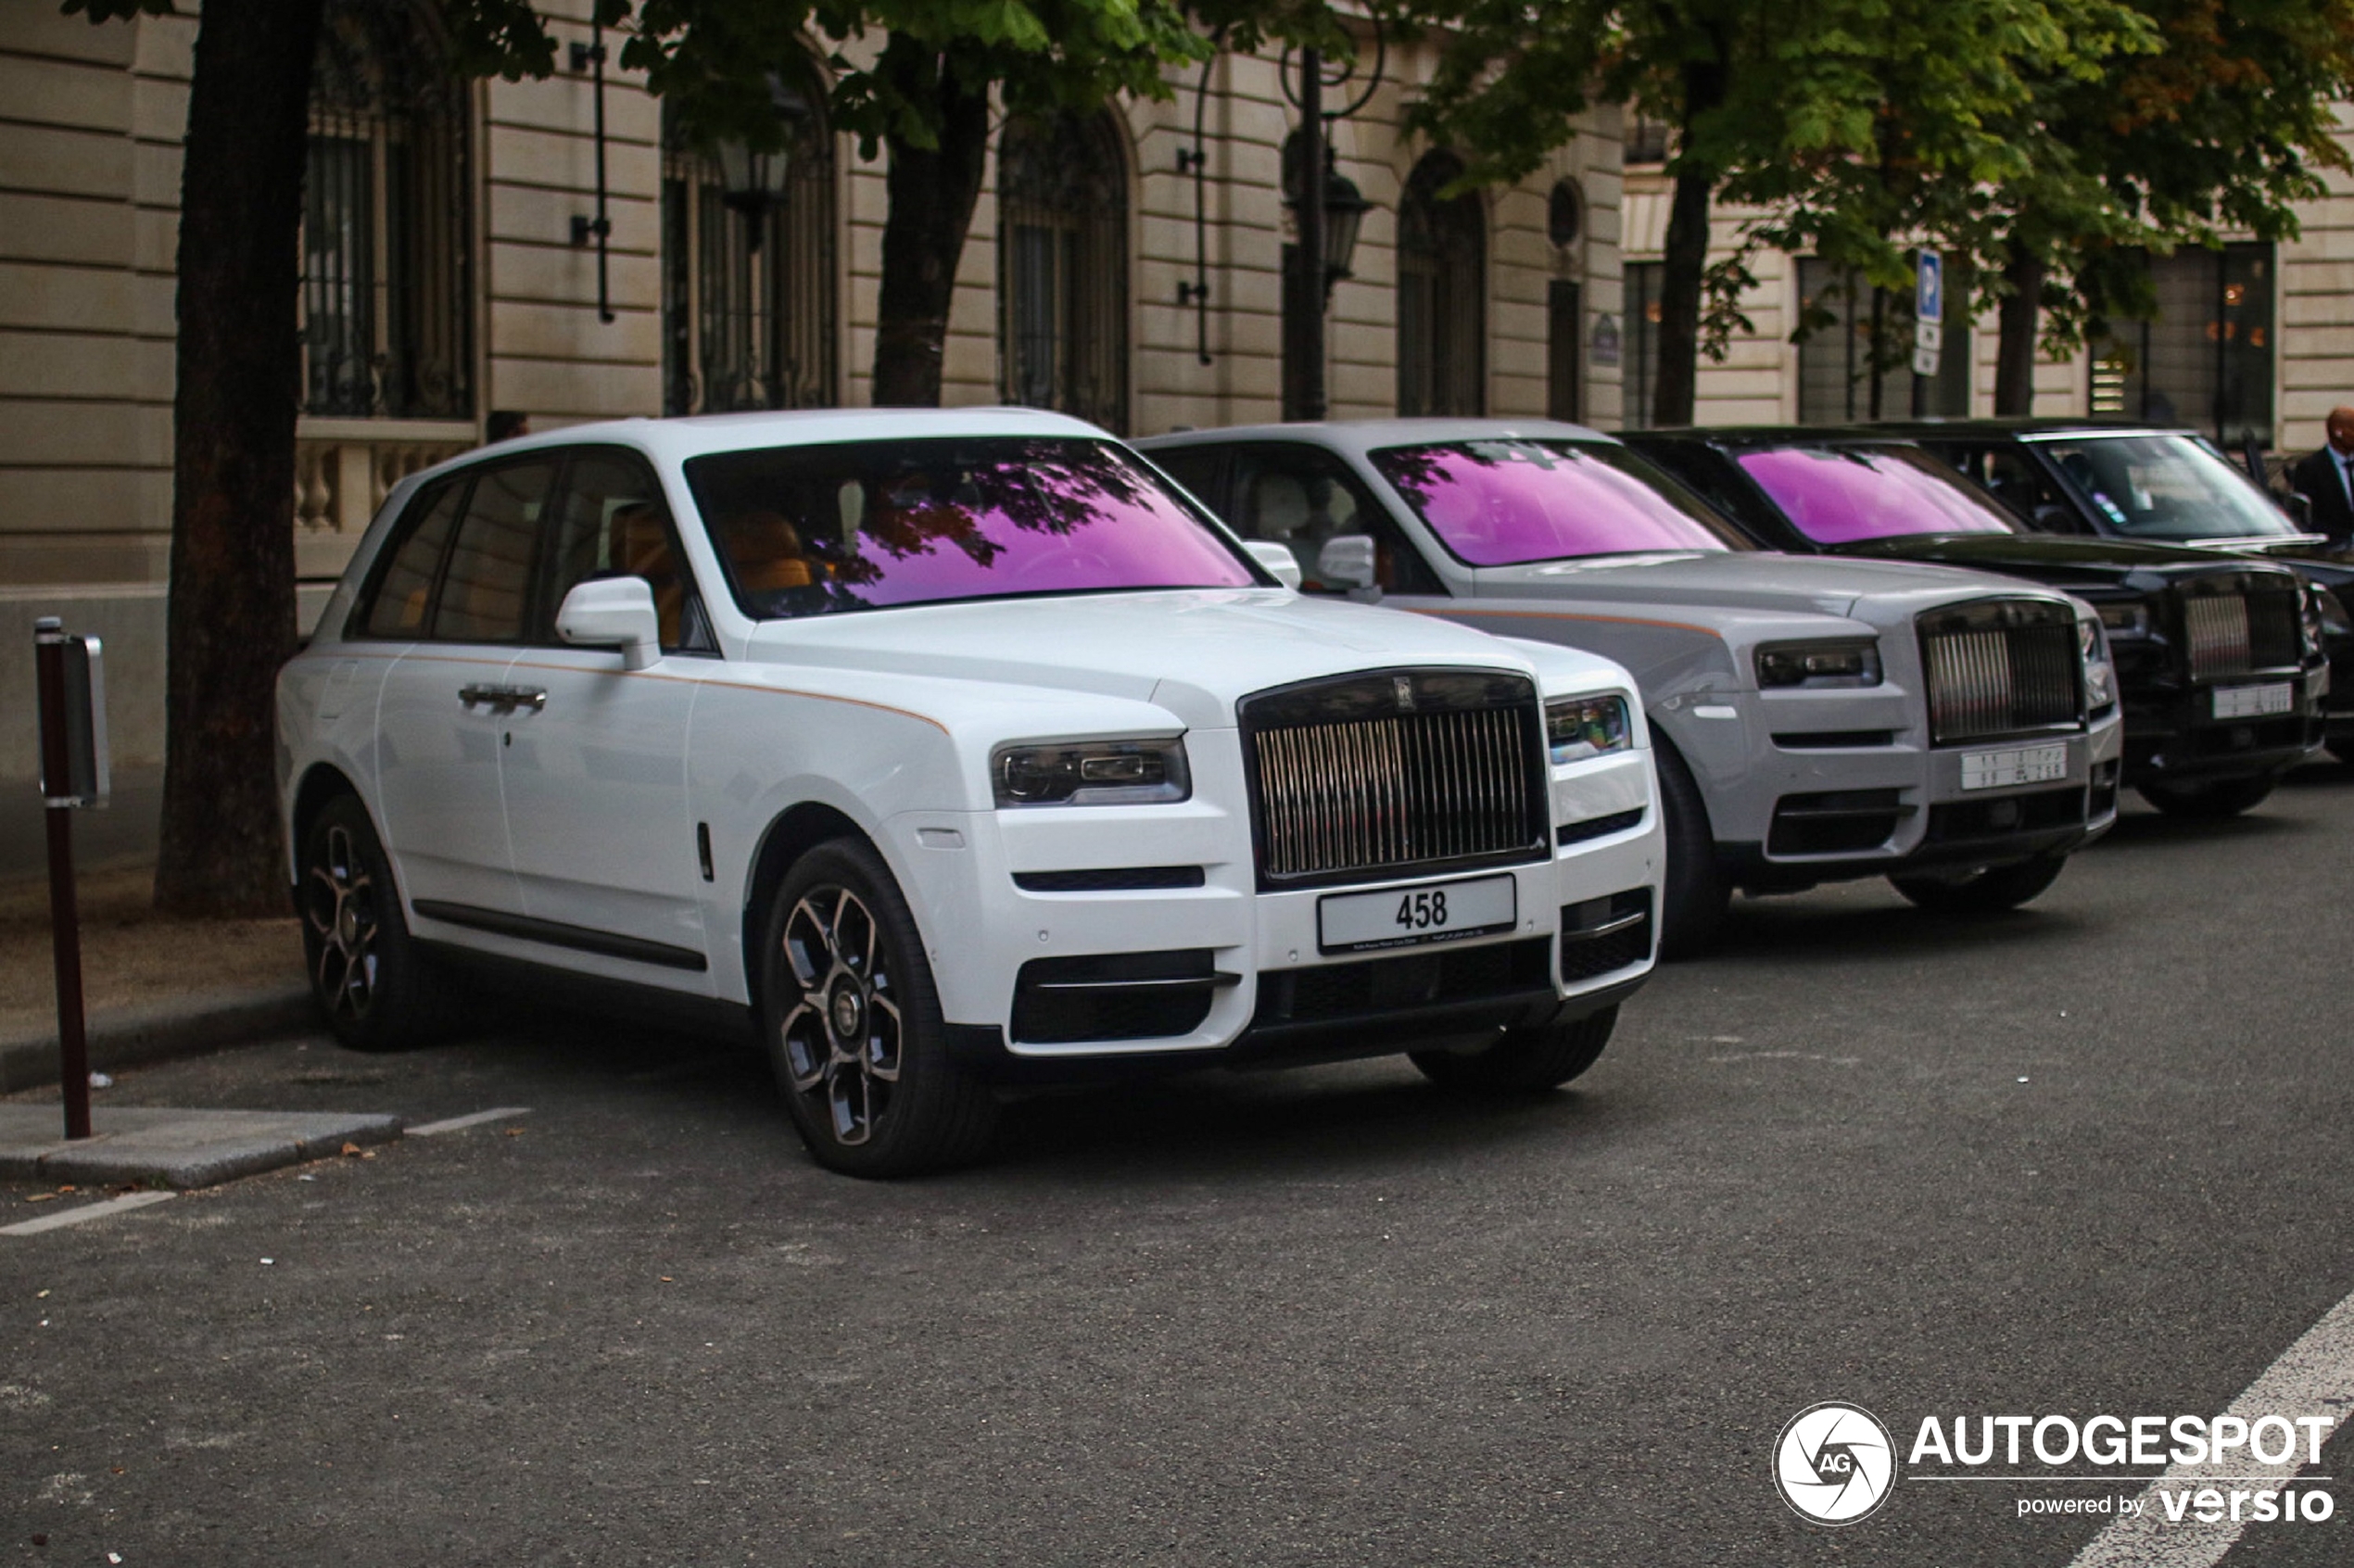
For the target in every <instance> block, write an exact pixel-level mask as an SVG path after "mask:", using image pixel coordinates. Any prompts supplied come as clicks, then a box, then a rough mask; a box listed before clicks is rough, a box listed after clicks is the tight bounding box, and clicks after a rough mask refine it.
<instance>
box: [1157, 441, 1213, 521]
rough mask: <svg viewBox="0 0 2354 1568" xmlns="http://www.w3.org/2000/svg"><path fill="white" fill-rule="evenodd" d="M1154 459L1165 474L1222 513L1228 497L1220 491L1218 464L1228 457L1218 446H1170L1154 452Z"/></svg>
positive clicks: (1204, 503)
mask: <svg viewBox="0 0 2354 1568" xmlns="http://www.w3.org/2000/svg"><path fill="white" fill-rule="evenodd" d="M1152 460H1153V462H1154V464H1155V465H1156V466H1158V468H1159V469H1160V471H1161V472H1162V473H1163V474H1168V475H1169V476H1170V477H1171V479H1174V480H1176V481H1177V483H1179V484H1180V485H1183V486H1184V487H1185V488H1186V489H1188V490H1191V491H1192V492H1193V495H1194V499H1196V500H1197V501H1199V502H1201V503H1202V504H1203V505H1204V506H1207V507H1208V508H1209V510H1210V511H1212V512H1218V513H1220V514H1221V516H1222V515H1223V514H1224V512H1225V509H1226V498H1225V497H1224V496H1221V495H1220V494H1219V493H1218V490H1219V485H1218V468H1219V464H1220V463H1221V462H1224V461H1225V457H1224V454H1223V453H1221V451H1219V449H1217V448H1215V447H1171V448H1169V449H1166V450H1163V451H1158V452H1155V453H1153V454H1152Z"/></svg>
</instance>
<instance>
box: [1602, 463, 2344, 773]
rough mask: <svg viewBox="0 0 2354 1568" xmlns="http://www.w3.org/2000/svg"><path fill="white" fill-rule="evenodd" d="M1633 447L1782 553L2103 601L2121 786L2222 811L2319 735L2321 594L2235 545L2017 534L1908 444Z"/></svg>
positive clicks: (2325, 681)
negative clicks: (2115, 693)
mask: <svg viewBox="0 0 2354 1568" xmlns="http://www.w3.org/2000/svg"><path fill="white" fill-rule="evenodd" d="M1626 440H1627V443H1628V444H1629V445H1630V446H1632V447H1634V448H1635V449H1637V450H1638V451H1640V452H1642V453H1643V454H1645V455H1646V456H1648V457H1649V458H1651V459H1652V462H1656V463H1658V464H1659V465H1660V466H1661V467H1663V468H1665V469H1666V470H1668V471H1669V472H1670V473H1672V474H1675V475H1676V476H1677V478H1679V479H1681V480H1683V481H1684V482H1685V483H1686V484H1687V485H1689V486H1690V487H1692V488H1693V489H1695V490H1697V491H1699V492H1700V493H1701V494H1702V496H1704V497H1706V498H1707V499H1709V500H1710V501H1712V502H1713V503H1715V505H1716V506H1717V507H1719V508H1720V509H1722V510H1723V511H1724V512H1727V513H1728V514H1729V515H1730V516H1731V517H1732V518H1733V519H1734V521H1736V522H1738V523H1739V524H1740V525H1741V526H1742V527H1743V528H1744V529H1745V530H1746V531H1747V532H1749V533H1750V534H1752V535H1753V536H1755V537H1757V539H1758V540H1759V541H1760V542H1761V543H1764V544H1765V545H1768V546H1770V547H1771V548H1773V549H1776V550H1790V551H1792V552H1795V553H1805V554H1838V555H1860V556H1870V557H1875V558H1879V559H1889V558H1893V559H1897V560H1904V561H1919V562H1932V563H1938V564H1941V565H1948V566H1970V567H1975V568H1977V569H1978V570H1980V571H1986V572H2002V573H2007V574H2009V575H2014V576H2020V577H2027V578H2030V579H2031V580H2033V581H2035V582H2038V583H2042V584H2044V586H2046V587H2049V588H2059V589H2062V590H2064V591H2066V592H2068V593H2072V594H2074V595H2076V596H2077V597H2078V598H2080V599H2083V600H2085V601H2089V602H2090V603H2092V604H2093V605H2094V606H2095V608H2096V609H2098V610H2099V612H2100V615H2101V624H2102V626H2104V628H2106V631H2107V637H2108V639H2109V644H2110V647H2111V649H2112V650H2113V652H2114V660H2113V663H2114V664H2115V668H2116V671H2117V679H2118V682H2119V685H2120V687H2121V689H2122V690H2121V696H2122V698H2123V700H2124V709H2125V782H2126V783H2127V784H2129V785H2132V786H2133V787H2134V788H2137V789H2139V790H2141V792H2142V794H2143V796H2144V797H2145V799H2147V800H2148V801H2149V802H2150V803H2151V804H2153V805H2156V806H2158V808H2159V809H2161V810H2163V811H2167V812H2171V813H2176V814H2181V815H2185V816H2232V815H2234V814H2236V813H2239V812H2242V811H2246V810H2247V809H2248V808H2249V807H2251V806H2253V805H2255V804H2256V803H2258V802H2259V801H2261V800H2263V799H2264V797H2265V796H2266V795H2268V794H2270V793H2271V792H2272V785H2273V782H2274V780H2275V779H2276V778H2278V777H2279V776H2280V774H2281V772H2282V771H2283V770H2284V769H2286V768H2288V767H2290V766H2293V765H2295V764H2297V763H2298V762H2301V761H2302V760H2304V759H2305V757H2307V756H2308V755H2309V754H2310V752H2311V751H2312V749H2313V748H2314V747H2315V746H2317V745H2319V744H2320V743H2321V740H2322V701H2323V694H2324V693H2325V692H2326V691H2327V689H2328V687H2329V677H2328V671H2327V669H2326V667H2325V665H2324V664H2323V661H2322V655H2321V637H2322V630H2321V625H2320V605H2321V598H2320V590H2319V589H2315V588H2307V587H2306V586H2305V584H2304V582H2303V581H2302V580H2301V579H2300V578H2299V576H2298V575H2297V573H2296V572H2294V571H2292V570H2291V569H2290V568H2288V567H2286V566H2284V565H2279V564H2275V563H2270V562H2262V561H2255V560H2250V559H2248V558H2246V557H2245V556H2239V555H2233V554H2219V553H2218V552H2216V551H2213V550H2191V549H2186V548H2184V547H2182V546H2179V545H2166V544H2150V543H2144V542H2140V541H2135V540H2131V539H2124V538H2102V537H2090V536H2080V537H2046V536H2039V535H2034V534H2030V533H2028V532H2026V531H2025V530H2024V529H2023V527H2022V526H2021V525H2019V523H2018V522H2017V521H2015V520H2014V519H2013V518H2012V517H2011V516H2010V515H2009V514H2008V513H2007V512H2005V511H2004V510H2003V508H2002V507H2000V506H1999V505H1997V504H1996V503H1995V501H1994V499H1993V497H1991V496H1989V495H1988V494H1986V492H1985V491H1983V490H1981V488H1979V487H1977V486H1975V485H1973V484H1971V483H1970V482H1969V481H1968V480H1967V479H1965V478H1963V477H1962V476H1961V475H1959V474H1956V473H1955V472H1954V471H1953V469H1952V468H1950V467H1948V466H1947V465H1946V464H1945V463H1943V462H1940V461H1939V460H1938V459H1937V458H1935V457H1932V456H1931V455H1930V454H1929V453H1928V452H1926V451H1924V450H1923V449H1921V448H1919V447H1918V446H1916V445H1914V444H1912V443H1911V442H1908V441H1899V440H1894V439H1892V438H1890V437H1887V436H1864V435H1857V434H1854V433H1852V432H1838V431H1824V430H1803V429H1783V428H1770V427H1756V428H1746V429H1714V430H1666V431H1649V432H1644V433H1642V434H1639V435H1631V436H1627V437H1626Z"/></svg>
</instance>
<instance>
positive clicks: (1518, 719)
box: [1244, 672, 1550, 880]
mask: <svg viewBox="0 0 2354 1568" xmlns="http://www.w3.org/2000/svg"><path fill="white" fill-rule="evenodd" d="M1376 681H1377V682H1378V688H1377V689H1375V682H1376ZM1394 682H1404V683H1406V684H1407V685H1409V686H1410V687H1411V688H1413V689H1414V692H1415V693H1419V692H1420V691H1421V689H1422V688H1423V687H1427V688H1428V692H1427V695H1426V696H1417V700H1415V701H1412V702H1405V703H1402V704H1401V703H1399V702H1398V701H1396V700H1395V699H1394V698H1393V697H1392V691H1391V689H1392V685H1393V683H1394ZM1417 683H1419V685H1418V684H1417ZM1332 684H1333V686H1334V688H1335V691H1334V692H1333V693H1332V695H1331V696H1330V697H1329V698H1327V697H1325V696H1324V695H1323V693H1322V692H1321V691H1320V689H1317V688H1313V687H1311V688H1308V689H1286V690H1285V691H1283V692H1279V693H1273V694H1262V697H1261V698H1259V699H1251V700H1249V701H1247V702H1246V703H1245V708H1244V714H1245V724H1246V727H1247V729H1248V730H1249V733H1250V736H1251V756H1252V770H1253V778H1252V790H1253V792H1254V795H1255V800H1256V804H1257V806H1258V813H1257V816H1258V821H1259V833H1260V840H1261V842H1260V854H1261V865H1260V871H1261V875H1262V877H1263V878H1266V879H1277V880H1281V879H1299V878H1330V877H1333V876H1335V875H1339V874H1343V873H1351V872H1361V871H1363V872H1374V871H1394V870H1400V869H1409V868H1413V867H1419V866H1435V865H1442V864H1447V863H1450V862H1459V861H1476V860H1482V859H1492V858H1496V857H1500V856H1501V857H1509V856H1512V855H1514V854H1520V853H1524V852H1525V854H1528V855H1529V856H1530V857H1532V858H1534V857H1536V856H1538V855H1541V854H1547V853H1550V850H1549V840H1550V834H1549V828H1550V823H1549V821H1548V818H1547V815H1546V812H1545V799H1546V787H1547V780H1546V778H1545V776H1544V758H1543V754H1542V752H1541V751H1540V750H1539V749H1538V737H1539V735H1540V732H1541V726H1540V725H1539V723H1538V710H1537V702H1536V693H1535V691H1534V689H1531V688H1530V686H1529V684H1528V683H1527V682H1526V681H1525V679H1520V678H1518V677H1496V676H1485V675H1456V674H1454V673H1452V672H1443V673H1433V674H1430V675H1418V676H1416V677H1394V676H1391V675H1387V674H1385V675H1383V676H1381V677H1348V678H1346V679H1345V680H1343V681H1341V682H1336V683H1332ZM1267 698H1272V702H1271V704H1270V705H1271V707H1272V708H1273V710H1274V714H1276V715H1277V716H1276V719H1275V721H1274V722H1267V721H1265V720H1259V719H1255V718H1254V716H1253V714H1252V711H1251V708H1252V703H1254V702H1260V701H1262V700H1265V699H1267ZM1376 698H1378V699H1380V701H1379V702H1376V701H1375V699H1376ZM1385 710H1386V711H1385ZM1286 721H1289V722H1286Z"/></svg>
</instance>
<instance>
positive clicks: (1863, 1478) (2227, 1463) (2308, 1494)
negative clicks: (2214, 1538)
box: [1774, 1403, 2338, 1525]
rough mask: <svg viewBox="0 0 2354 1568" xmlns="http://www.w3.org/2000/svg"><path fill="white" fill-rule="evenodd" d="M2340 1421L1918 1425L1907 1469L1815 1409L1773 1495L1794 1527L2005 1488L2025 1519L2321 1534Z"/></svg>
mask: <svg viewBox="0 0 2354 1568" xmlns="http://www.w3.org/2000/svg"><path fill="white" fill-rule="evenodd" d="M2337 1420H2338V1418H2337V1417H2336V1416H2334V1415H2289V1414H2272V1415H2259V1416H2254V1417H2244V1416H2239V1415H2219V1416H2211V1417H2210V1416H2196V1415H2175V1416H2112V1415H2095V1416H2090V1417H2086V1418H2084V1419H2082V1420H2081V1421H2080V1420H2078V1419H2076V1418H2074V1417H2071V1416H2064V1415H2044V1416H2031V1415H1959V1416H1952V1417H1941V1416H1933V1415H1932V1416H1925V1417H1923V1418H1922V1419H1921V1421H1920V1423H1919V1425H1918V1426H1917V1428H1916V1429H1915V1431H1914V1435H1913V1440H1912V1446H1911V1450H1910V1452H1909V1453H1906V1454H1905V1456H1904V1459H1903V1461H1902V1462H1901V1463H1899V1461H1898V1451H1897V1447H1896V1443H1895V1441H1894V1440H1893V1438H1892V1435H1891V1433H1890V1431H1889V1429H1888V1428H1887V1427H1885V1426H1883V1425H1882V1424H1881V1423H1880V1422H1879V1420H1878V1419H1877V1418H1876V1417H1874V1416H1872V1415H1871V1414H1870V1413H1869V1412H1868V1411H1867V1410H1864V1409H1863V1408H1862V1407H1861V1406H1856V1405H1847V1404H1840V1403H1829V1404H1822V1405H1815V1406H1810V1407H1809V1408H1808V1409H1807V1410H1803V1411H1801V1412H1800V1413H1799V1414H1798V1415H1797V1416H1794V1417H1792V1418H1791V1422H1790V1423H1789V1424H1788V1425H1787V1426H1785V1427H1784V1428H1783V1429H1782V1435H1781V1437H1780V1438H1779V1439H1778V1442H1777V1444H1776V1447H1775V1458H1774V1464H1775V1482H1776V1485H1777V1486H1778V1489H1779V1490H1780V1492H1781V1496H1782V1500H1783V1501H1784V1502H1786V1503H1788V1504H1789V1505H1790V1506H1791V1509H1792V1510H1793V1511H1796V1512H1797V1513H1798V1514H1799V1515H1800V1517H1802V1518H1804V1519H1806V1520H1808V1521H1810V1522H1812V1523H1814V1524H1827V1525H1844V1524H1858V1523H1861V1522H1862V1521H1863V1520H1865V1519H1867V1518H1870V1517H1871V1516H1873V1515H1874V1514H1877V1513H1879V1511H1880V1510H1881V1508H1882V1507H1883V1506H1884V1505H1885V1504H1887V1503H1888V1502H1889V1500H1890V1498H1891V1496H1892V1494H1893V1493H1894V1492H1895V1490H1896V1489H1897V1486H1898V1484H1899V1482H1900V1481H1901V1482H1905V1483H1914V1482H1930V1483H1934V1482H1954V1483H1963V1482H1975V1483H1981V1484H1983V1485H1987V1486H2005V1485H2006V1484H2008V1485H2009V1486H2015V1487H2017V1488H2020V1489H2019V1490H2018V1491H2015V1492H2013V1493H2012V1495H2011V1496H2010V1497H2009V1498H2006V1504H2007V1506H2008V1508H2009V1509H2010V1511H2012V1512H2013V1514H2014V1516H2015V1517H2017V1518H2020V1519H2026V1518H2031V1517H2037V1516H2047V1515H2077V1516H2082V1515H2087V1514H2089V1515H2093V1516H2095V1517H2101V1516H2107V1517H2108V1518H2112V1519H2120V1518H2132V1517H2134V1516H2136V1515H2141V1514H2144V1513H2150V1514H2153V1515H2155V1518H2154V1520H2153V1523H2163V1524H2181V1525H2189V1524H2234V1525H2245V1524H2322V1523H2323V1522H2325V1521H2327V1520H2328V1519H2330V1518H2331V1517H2332V1516H2333V1515H2334V1514H2335V1512H2336V1502H2335V1498H2333V1497H2332V1496H2331V1494H2330V1491H2329V1485H2330V1477H2328V1476H2325V1475H2313V1474H2306V1473H2303V1472H2305V1471H2306V1470H2307V1469H2308V1468H2309V1467H2310V1466H2315V1465H2318V1464H2320V1463H2321V1460H2322V1445H2323V1443H2325V1442H2326V1441H2327V1440H2328V1438H2329V1435H2330V1433H2331V1431H2332V1429H2333V1428H2334V1427H2335V1425H2336V1423H2337ZM1897 1430H1899V1431H1901V1430H1902V1428H1901V1427H1900V1428H1898V1429H1897ZM2104 1484H2106V1485H2104ZM2087 1487H2091V1488H2097V1489H2093V1490H2085V1489H2082V1488H2087ZM1998 1495H2000V1494H1998Z"/></svg>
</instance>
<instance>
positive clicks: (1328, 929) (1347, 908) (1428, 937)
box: [1316, 877, 1520, 953]
mask: <svg viewBox="0 0 2354 1568" xmlns="http://www.w3.org/2000/svg"><path fill="white" fill-rule="evenodd" d="M1519 918H1520V909H1519V901H1518V896H1517V890H1516V887H1515V885H1514V883H1513V881H1512V879H1511V878H1510V877H1475V878H1472V879H1468V880H1465V881H1461V882H1439V883H1436V884H1433V885H1431V886H1427V887H1420V888H1392V889H1390V890H1388V891H1385V892H1367V893H1334V894H1332V895H1331V896H1330V897H1327V898H1320V899H1318V900H1317V901H1316V942H1317V944H1318V945H1319V946H1320V947H1322V948H1323V950H1324V951H1325V952H1326V953H1358V952H1363V951H1365V950H1366V949H1368V948H1375V947H1407V946H1411V945H1413V944H1415V943H1418V942H1457V941H1461V940H1462V938H1464V937H1474V936H1481V935H1485V934H1486V933H1487V932H1489V931H1506V930H1510V929H1512V926H1513V924H1514V923H1515V922H1516V921H1518V919H1519Z"/></svg>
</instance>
